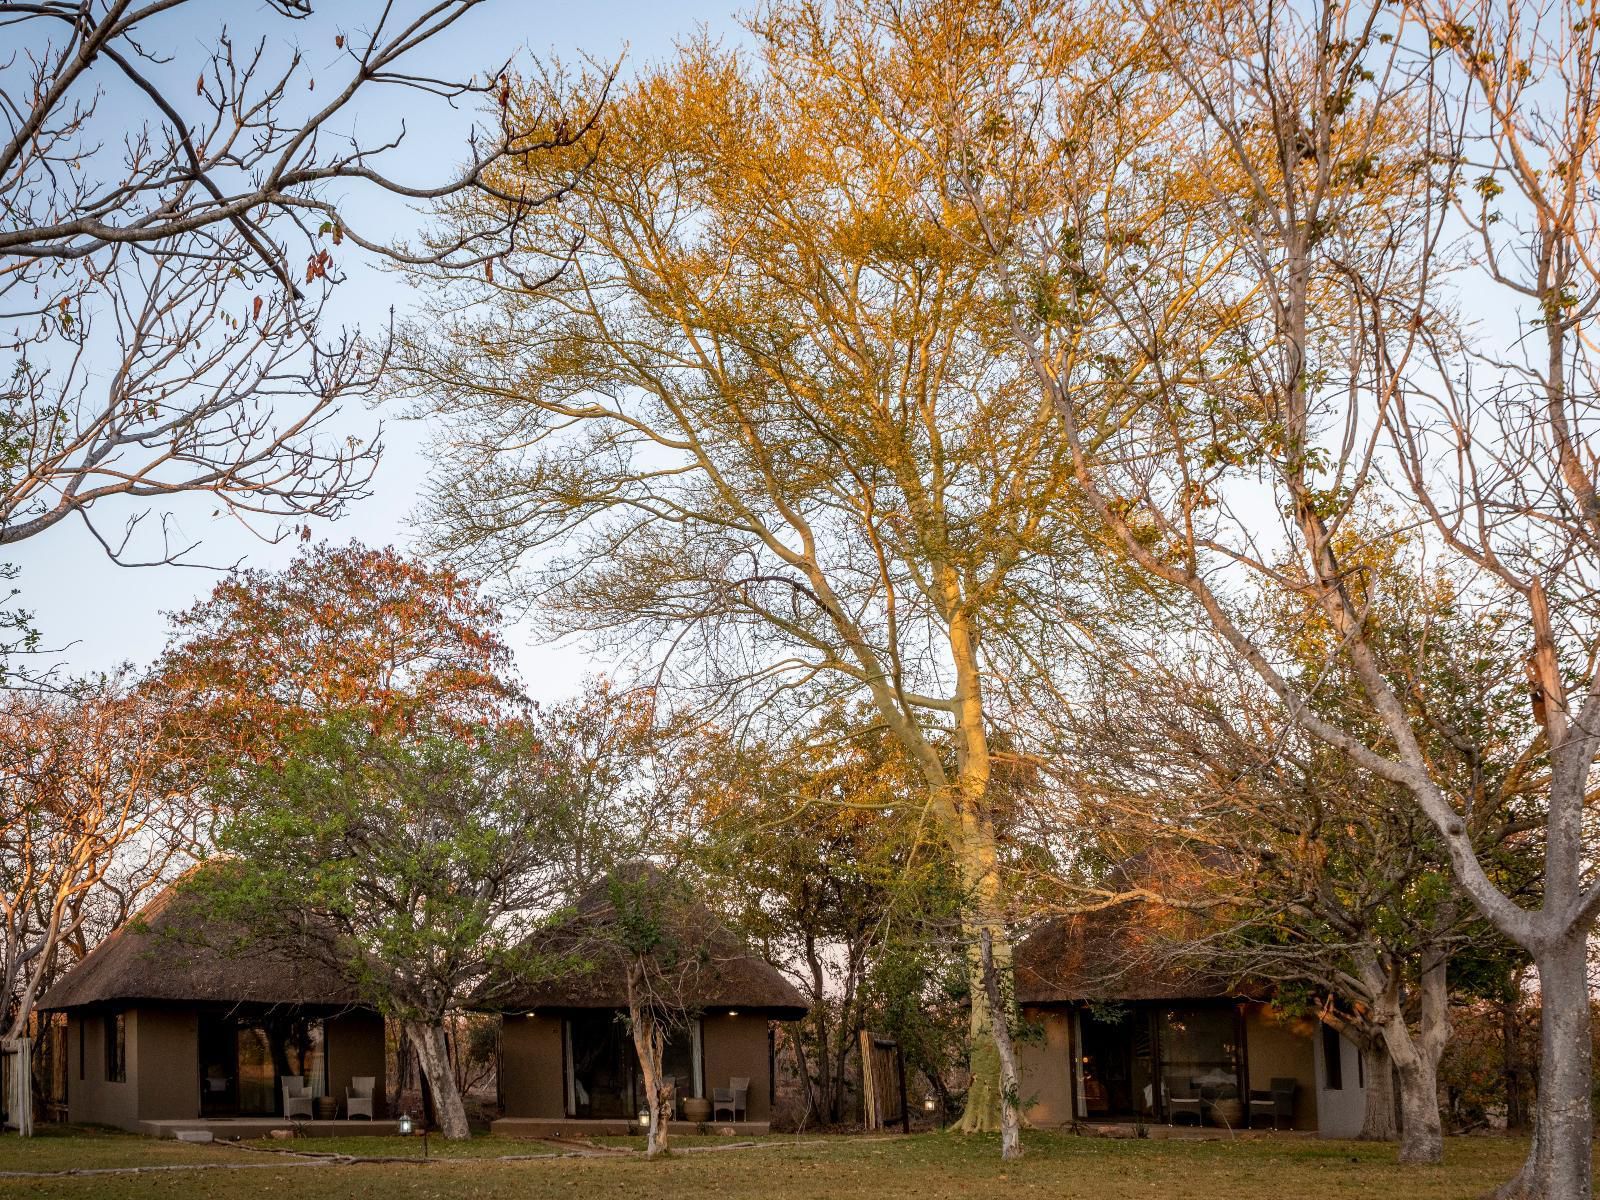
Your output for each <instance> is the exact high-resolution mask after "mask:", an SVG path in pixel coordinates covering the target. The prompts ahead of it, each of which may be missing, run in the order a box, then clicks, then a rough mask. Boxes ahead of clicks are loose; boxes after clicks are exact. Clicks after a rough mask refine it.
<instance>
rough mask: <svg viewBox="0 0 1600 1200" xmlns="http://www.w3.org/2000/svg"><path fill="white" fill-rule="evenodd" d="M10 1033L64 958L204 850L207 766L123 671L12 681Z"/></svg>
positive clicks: (5, 711)
mask: <svg viewBox="0 0 1600 1200" xmlns="http://www.w3.org/2000/svg"><path fill="white" fill-rule="evenodd" d="M0 701H3V702H0V1003H3V1004H4V1006H5V1008H4V1021H3V1024H0V1036H3V1037H4V1038H5V1039H7V1040H9V1039H13V1038H17V1037H20V1036H22V1035H23V1034H24V1032H25V1031H26V1029H27V1027H28V1019H29V1016H30V1015H31V1014H32V1012H33V1007H34V1003H35V1001H36V1000H37V999H38V997H39V995H40V994H41V993H42V992H43V990H44V988H45V987H46V986H48V984H49V983H50V981H51V979H52V977H53V976H54V974H55V973H56V972H58V971H59V970H60V969H62V967H63V966H65V965H68V964H69V963H70V962H71V961H72V960H73V959H75V958H79V957H82V955H83V953H85V952H86V949H87V947H88V946H89V945H90V944H91V943H92V940H93V939H94V935H95V934H96V933H97V932H104V930H105V929H106V928H107V927H108V926H109V925H110V924H111V923H112V922H114V921H116V920H117V919H118V918H119V917H122V916H126V915H127V914H129V913H131V912H132V911H133V910H134V909H136V908H137V907H138V906H139V903H140V902H141V901H142V899H143V898H145V897H146V896H148V894H149V893H150V891H151V890H152V889H153V888H156V887H158V886H161V885H163V884H166V883H168V882H170V881H171V880H172V878H173V877H174V874H175V873H176V871H177V870H178V869H179V868H181V867H182V866H183V865H184V864H186V863H187V862H188V861H189V859H190V856H192V855H193V854H195V853H196V852H197V848H198V843H199V838H200V832H201V831H200V829H199V828H198V821H197V818H198V815H199V814H198V812H197V809H196V807H195V805H194V804H193V802H192V796H193V794H194V786H193V785H194V782H195V780H194V774H193V772H191V771H190V770H188V768H187V765H186V764H185V763H184V761H183V753H182V747H181V746H179V745H175V744H174V743H173V741H172V740H171V739H169V738H167V737H164V736H163V734H162V726H163V724H164V720H163V714H162V711H161V709H160V707H159V706H158V705H155V704H152V703H151V702H150V700H149V699H148V698H147V697H145V696H143V695H141V694H140V693H138V692H137V691H132V690H129V689H128V688H126V687H125V686H124V685H123V684H122V683H121V682H119V681H111V682H107V683H104V684H101V685H79V686H78V687H76V688H75V689H73V690H72V692H71V693H69V694H68V695H65V696H55V695H50V696H42V695H34V694H29V693H24V692H15V691H8V692H0Z"/></svg>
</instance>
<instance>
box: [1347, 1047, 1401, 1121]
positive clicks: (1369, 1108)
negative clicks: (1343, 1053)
mask: <svg viewBox="0 0 1600 1200" xmlns="http://www.w3.org/2000/svg"><path fill="white" fill-rule="evenodd" d="M1361 1069H1362V1072H1363V1074H1364V1075H1365V1076H1366V1079H1367V1098H1366V1109H1365V1111H1364V1112H1363V1113H1362V1116H1361V1132H1360V1133H1359V1134H1357V1135H1356V1136H1357V1137H1358V1138H1359V1139H1360V1140H1361V1141H1363V1142H1392V1141H1395V1140H1396V1139H1398V1138H1399V1136H1400V1126H1399V1124H1398V1123H1397V1122H1396V1121H1395V1098H1394V1062H1393V1060H1392V1059H1390V1057H1389V1051H1388V1050H1386V1049H1385V1048H1384V1045H1383V1039H1382V1038H1379V1037H1371V1038H1369V1039H1367V1041H1366V1043H1365V1044H1364V1045H1363V1046H1362V1047H1361Z"/></svg>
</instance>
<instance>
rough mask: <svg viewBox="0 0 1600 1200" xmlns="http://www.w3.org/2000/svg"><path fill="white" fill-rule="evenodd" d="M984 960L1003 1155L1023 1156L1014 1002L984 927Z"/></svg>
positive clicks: (1002, 1156)
mask: <svg viewBox="0 0 1600 1200" xmlns="http://www.w3.org/2000/svg"><path fill="white" fill-rule="evenodd" d="M978 936H979V938H980V941H981V945H980V949H981V955H982V959H983V994H984V995H985V996H987V997H988V1000H989V1011H990V1013H991V1015H992V1018H993V1020H994V1047H995V1053H996V1054H997V1055H998V1056H999V1058H1000V1157H1001V1158H1002V1159H1013V1158H1021V1157H1022V1113H1021V1111H1020V1108H1019V1106H1020V1105H1021V1103H1022V1083H1021V1077H1020V1074H1019V1072H1018V1071H1017V1054H1016V1049H1015V1047H1014V1046H1013V1045H1012V1042H1011V1022H1010V1020H1009V1019H1008V1014H1009V1013H1010V1010H1011V1005H1010V1004H1009V1003H1008V1002H1007V1000H1006V997H1005V996H1003V995H1002V994H1001V991H1000V973H999V972H998V971H997V970H995V965H994V938H993V936H992V935H991V934H990V932H989V931H988V930H987V929H985V930H983V931H982V932H981V933H979V935H978Z"/></svg>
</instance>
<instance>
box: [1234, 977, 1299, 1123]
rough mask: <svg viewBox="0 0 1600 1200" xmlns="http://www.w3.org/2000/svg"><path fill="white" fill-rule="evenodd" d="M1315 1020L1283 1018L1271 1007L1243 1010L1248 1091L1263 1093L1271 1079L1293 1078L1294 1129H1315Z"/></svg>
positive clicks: (1263, 1006) (1268, 1086)
mask: <svg viewBox="0 0 1600 1200" xmlns="http://www.w3.org/2000/svg"><path fill="white" fill-rule="evenodd" d="M1316 1029H1317V1023H1316V1022H1315V1021H1314V1020H1311V1019H1308V1018H1304V1017H1297V1018H1291V1017H1287V1016H1285V1015H1284V1014H1283V1013H1282V1012H1281V1011H1279V1010H1278V1009H1275V1008H1273V1007H1272V1006H1271V1005H1270V1004H1253V1005H1251V1006H1250V1007H1249V1008H1248V1009H1246V1010H1245V1022H1244V1031H1245V1054H1246V1056H1247V1059H1248V1066H1249V1072H1250V1090H1251V1091H1263V1092H1264V1091H1266V1090H1268V1089H1269V1088H1270V1087H1271V1086H1272V1081H1273V1079H1288V1078H1292V1079H1294V1080H1295V1082H1296V1083H1297V1084H1299V1086H1298V1087H1297V1088H1296V1089H1295V1093H1294V1127H1295V1128H1296V1129H1315V1128H1316V1127H1317V1074H1316V1057H1315V1050H1314V1045H1313V1042H1312V1037H1313V1035H1314V1034H1315V1033H1316Z"/></svg>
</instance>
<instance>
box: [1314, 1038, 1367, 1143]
mask: <svg viewBox="0 0 1600 1200" xmlns="http://www.w3.org/2000/svg"><path fill="white" fill-rule="evenodd" d="M1312 1046H1313V1047H1314V1054H1315V1058H1316V1069H1317V1111H1318V1113H1319V1114H1320V1120H1319V1121H1318V1123H1317V1132H1318V1133H1319V1134H1321V1135H1322V1136H1323V1137H1328V1138H1349V1137H1355V1136H1356V1135H1357V1134H1359V1133H1360V1132H1361V1122H1362V1118H1363V1117H1365V1116H1366V1107H1367V1089H1366V1088H1364V1087H1362V1086H1361V1083H1362V1078H1361V1052H1360V1051H1359V1050H1357V1049H1356V1047H1355V1043H1353V1042H1350V1041H1347V1040H1346V1039H1345V1038H1343V1037H1340V1038H1338V1046H1339V1059H1340V1062H1341V1064H1342V1065H1343V1071H1342V1074H1343V1075H1344V1086H1343V1087H1341V1088H1339V1089H1337V1090H1333V1089H1330V1088H1329V1087H1328V1072H1327V1066H1326V1064H1325V1063H1324V1061H1323V1055H1322V1038H1321V1036H1317V1037H1314V1038H1313V1039H1312Z"/></svg>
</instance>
